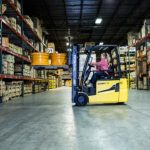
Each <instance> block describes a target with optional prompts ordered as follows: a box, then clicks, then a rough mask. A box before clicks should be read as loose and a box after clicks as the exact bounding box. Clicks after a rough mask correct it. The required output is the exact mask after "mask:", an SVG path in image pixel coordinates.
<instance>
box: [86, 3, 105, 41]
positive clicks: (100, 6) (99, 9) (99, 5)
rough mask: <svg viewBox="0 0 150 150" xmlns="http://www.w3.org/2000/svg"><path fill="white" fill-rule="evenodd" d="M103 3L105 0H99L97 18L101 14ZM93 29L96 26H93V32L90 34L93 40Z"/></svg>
mask: <svg viewBox="0 0 150 150" xmlns="http://www.w3.org/2000/svg"><path fill="white" fill-rule="evenodd" d="M102 3H103V0H99V4H98V8H97V12H96V18H97V17H99V14H100V12H101V8H102ZM96 18H95V19H96ZM94 24H95V21H94ZM93 31H94V28H92V32H91V34H90V36H89V40H91V38H92V34H93Z"/></svg>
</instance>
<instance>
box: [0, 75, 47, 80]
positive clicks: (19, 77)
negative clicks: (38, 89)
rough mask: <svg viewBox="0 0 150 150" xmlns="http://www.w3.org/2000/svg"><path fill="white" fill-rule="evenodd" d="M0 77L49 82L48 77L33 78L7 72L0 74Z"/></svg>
mask: <svg viewBox="0 0 150 150" xmlns="http://www.w3.org/2000/svg"><path fill="white" fill-rule="evenodd" d="M0 79H15V80H27V81H40V82H48V80H47V79H41V78H31V77H26V76H15V75H7V74H0Z"/></svg>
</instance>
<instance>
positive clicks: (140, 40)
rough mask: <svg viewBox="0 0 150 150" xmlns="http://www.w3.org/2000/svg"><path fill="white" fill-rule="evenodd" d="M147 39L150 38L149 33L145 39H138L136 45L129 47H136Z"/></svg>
mask: <svg viewBox="0 0 150 150" xmlns="http://www.w3.org/2000/svg"><path fill="white" fill-rule="evenodd" d="M148 38H150V33H148V34H147V35H146V36H145V37H143V38H141V39H139V40H138V41H137V42H136V43H134V44H133V45H132V46H131V47H136V46H139V45H141V44H142V43H144V42H145V40H147V39H148Z"/></svg>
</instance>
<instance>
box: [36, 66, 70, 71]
mask: <svg viewBox="0 0 150 150" xmlns="http://www.w3.org/2000/svg"><path fill="white" fill-rule="evenodd" d="M33 68H34V69H37V70H43V69H44V70H56V69H65V70H68V69H69V66H68V65H64V66H33Z"/></svg>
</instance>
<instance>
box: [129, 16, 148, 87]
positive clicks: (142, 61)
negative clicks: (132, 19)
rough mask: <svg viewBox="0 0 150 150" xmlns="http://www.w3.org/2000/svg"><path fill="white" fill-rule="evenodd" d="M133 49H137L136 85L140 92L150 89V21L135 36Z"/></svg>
mask: <svg viewBox="0 0 150 150" xmlns="http://www.w3.org/2000/svg"><path fill="white" fill-rule="evenodd" d="M133 37H134V40H132V41H134V42H132V43H133V44H132V45H131V47H135V48H136V78H137V79H136V84H137V89H139V90H148V89H150V86H149V85H150V84H149V83H150V67H149V64H150V63H149V62H150V60H149V59H150V52H149V51H150V20H149V19H148V20H145V21H144V25H143V27H142V30H141V32H140V33H138V34H137V33H136V34H134V36H133Z"/></svg>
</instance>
